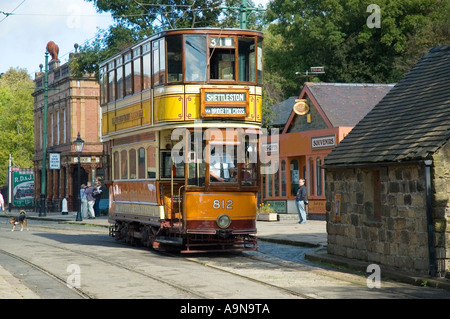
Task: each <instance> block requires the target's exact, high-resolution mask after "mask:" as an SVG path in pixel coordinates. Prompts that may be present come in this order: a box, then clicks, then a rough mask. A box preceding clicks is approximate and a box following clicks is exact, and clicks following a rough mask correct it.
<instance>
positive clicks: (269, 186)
mask: <svg viewBox="0 0 450 319" xmlns="http://www.w3.org/2000/svg"><path fill="white" fill-rule="evenodd" d="M272 180H273V178H272V174H267V197H272V196H273V193H272Z"/></svg>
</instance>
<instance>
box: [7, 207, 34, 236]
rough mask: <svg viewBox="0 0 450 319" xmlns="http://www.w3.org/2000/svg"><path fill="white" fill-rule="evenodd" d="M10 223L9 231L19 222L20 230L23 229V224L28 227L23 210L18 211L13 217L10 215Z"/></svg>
mask: <svg viewBox="0 0 450 319" xmlns="http://www.w3.org/2000/svg"><path fill="white" fill-rule="evenodd" d="M9 223H10V224H13V229H12V230H11V231H14V230H15V229H16V225H17V224H19V225H20V231H23V224H25V227H26V228H27V230H29V229H28V222H27V215H26V214H25V211H24V210H21V211H20V214H19V217H18V218H15V217H11V219H10V220H9Z"/></svg>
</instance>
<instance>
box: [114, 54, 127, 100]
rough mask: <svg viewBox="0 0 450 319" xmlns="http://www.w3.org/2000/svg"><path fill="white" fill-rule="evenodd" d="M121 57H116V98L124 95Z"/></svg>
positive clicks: (118, 98)
mask: <svg viewBox="0 0 450 319" xmlns="http://www.w3.org/2000/svg"><path fill="white" fill-rule="evenodd" d="M122 62H123V60H122V57H119V58H117V59H116V81H115V82H116V100H120V99H122V98H123V97H124V86H125V84H124V76H123V64H122Z"/></svg>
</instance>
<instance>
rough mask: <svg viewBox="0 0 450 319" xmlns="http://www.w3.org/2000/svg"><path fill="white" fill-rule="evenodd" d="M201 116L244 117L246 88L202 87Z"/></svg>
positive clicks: (245, 114)
mask: <svg viewBox="0 0 450 319" xmlns="http://www.w3.org/2000/svg"><path fill="white" fill-rule="evenodd" d="M201 94H202V99H201V107H202V116H203V117H245V116H247V114H248V104H249V103H248V100H249V99H248V90H246V89H230V90H223V89H202V91H201Z"/></svg>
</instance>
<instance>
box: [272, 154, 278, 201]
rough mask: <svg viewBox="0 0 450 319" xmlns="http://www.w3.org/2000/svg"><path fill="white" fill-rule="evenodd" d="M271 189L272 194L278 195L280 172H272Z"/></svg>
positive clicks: (276, 164) (276, 163)
mask: <svg viewBox="0 0 450 319" xmlns="http://www.w3.org/2000/svg"><path fill="white" fill-rule="evenodd" d="M275 167H278V161H277V160H275ZM273 190H274V196H280V172H279V171H277V172H273Z"/></svg>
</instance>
